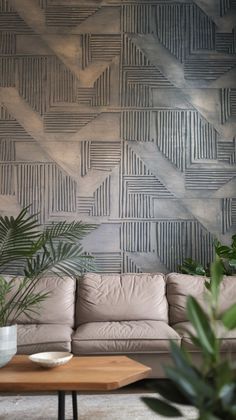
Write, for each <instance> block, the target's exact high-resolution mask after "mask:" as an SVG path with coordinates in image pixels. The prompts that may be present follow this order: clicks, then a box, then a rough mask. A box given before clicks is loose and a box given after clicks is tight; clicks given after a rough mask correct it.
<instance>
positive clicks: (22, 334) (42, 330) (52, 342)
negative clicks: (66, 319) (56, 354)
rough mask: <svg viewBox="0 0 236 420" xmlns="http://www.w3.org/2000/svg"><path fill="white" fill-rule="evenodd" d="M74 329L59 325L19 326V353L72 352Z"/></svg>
mask: <svg viewBox="0 0 236 420" xmlns="http://www.w3.org/2000/svg"><path fill="white" fill-rule="evenodd" d="M72 332H73V330H72V328H71V327H69V326H67V325H57V324H53V325H52V324H26V325H21V324H19V325H17V353H18V354H32V353H37V352H41V351H71V335H72Z"/></svg>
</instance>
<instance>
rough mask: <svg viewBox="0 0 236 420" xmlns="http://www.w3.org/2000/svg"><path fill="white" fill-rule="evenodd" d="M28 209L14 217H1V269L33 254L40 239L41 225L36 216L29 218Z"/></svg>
mask: <svg viewBox="0 0 236 420" xmlns="http://www.w3.org/2000/svg"><path fill="white" fill-rule="evenodd" d="M27 210H28V207H27V208H24V209H23V210H22V211H21V212H20V214H19V215H18V216H17V217H16V218H14V217H12V216H11V217H8V216H5V217H3V216H0V267H2V266H4V265H6V264H8V263H9V262H11V261H15V260H21V259H25V258H26V257H28V256H29V255H30V253H31V246H32V243H33V241H34V240H35V239H36V238H38V236H39V234H40V232H39V230H38V228H39V224H38V222H37V220H36V219H35V215H33V216H28V215H27Z"/></svg>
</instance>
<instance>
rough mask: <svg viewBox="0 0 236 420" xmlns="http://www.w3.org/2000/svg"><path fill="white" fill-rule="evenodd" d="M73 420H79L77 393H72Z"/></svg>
mask: <svg viewBox="0 0 236 420" xmlns="http://www.w3.org/2000/svg"><path fill="white" fill-rule="evenodd" d="M71 394H72V406H73V420H78V406H77V392H76V391H72V392H71Z"/></svg>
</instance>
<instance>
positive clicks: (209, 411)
mask: <svg viewBox="0 0 236 420" xmlns="http://www.w3.org/2000/svg"><path fill="white" fill-rule="evenodd" d="M222 278H223V267H222V263H221V261H220V259H217V260H216V261H215V262H214V263H213V264H212V266H211V278H210V279H207V280H206V282H205V285H206V290H207V292H208V301H209V313H206V312H205V311H204V310H203V308H202V307H201V306H200V305H199V303H198V302H197V300H196V299H195V298H194V297H192V296H189V297H188V299H187V314H188V318H189V320H190V322H191V324H192V326H193V327H194V334H192V335H190V338H191V341H192V342H193V344H194V345H195V346H196V347H197V348H198V349H199V351H200V354H201V356H202V365H201V366H200V367H199V368H197V367H195V366H194V364H193V363H192V360H191V355H190V353H189V352H188V351H187V350H186V349H184V348H182V347H181V348H180V347H178V346H177V345H176V344H175V343H172V344H171V355H172V359H173V363H174V366H173V367H170V366H168V367H165V372H166V376H167V378H168V379H169V381H168V382H164V383H158V382H156V383H155V385H154V389H155V390H156V391H157V392H158V393H159V394H160V395H161V397H162V398H163V399H160V398H149V397H145V398H143V401H144V402H145V403H146V404H147V405H148V407H149V408H150V409H151V410H153V411H154V412H156V413H158V414H161V415H163V416H165V417H182V413H181V411H180V409H179V408H177V407H176V406H175V405H173V404H172V403H174V404H182V405H190V406H194V407H196V408H197V411H198V420H219V419H222V420H226V419H227V420H233V419H234V420H235V419H236V371H235V366H233V363H232V362H231V361H230V359H228V360H227V359H226V360H222V357H221V352H220V350H221V340H220V339H218V338H217V325H218V324H219V322H220V323H221V324H223V326H224V327H225V329H226V331H227V330H232V329H234V328H236V303H234V304H233V305H232V306H231V307H230V308H229V309H227V310H226V311H225V312H223V313H222V312H221V311H220V308H219V292H220V284H221V282H222Z"/></svg>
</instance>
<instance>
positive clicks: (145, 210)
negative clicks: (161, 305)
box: [0, 0, 236, 273]
mask: <svg viewBox="0 0 236 420" xmlns="http://www.w3.org/2000/svg"><path fill="white" fill-rule="evenodd" d="M213 3H214V4H213ZM13 4H14V7H13ZM201 4H202V7H201V6H200V5H201ZM25 7H26V6H25ZM207 10H208V5H207V2H200V1H199V2H193V1H191V0H184V1H183V0H179V1H178V0H177V1H175V2H173V1H172V0H167V1H162V0H152V1H148V0H105V1H103V2H101V1H97V0H95V1H92V2H88V1H86V0H70V1H68V0H34V1H33V0H32V1H30V9H27V10H24V6H23V5H20V2H12V3H10V1H8V0H0V194H1V197H3V199H4V198H5V199H6V202H7V203H8V202H9V203H11V204H9V206H10V208H9V213H11V212H12V213H16V212H17V211H18V207H19V206H20V207H23V206H26V205H29V204H31V207H30V212H31V213H32V212H39V215H40V216H39V218H40V221H41V222H42V223H44V224H45V225H47V224H48V223H49V222H50V221H57V220H72V219H74V220H83V221H85V222H89V223H96V224H97V225H98V226H99V227H98V229H97V230H96V231H94V232H96V233H91V234H90V235H88V236H87V237H86V239H85V242H84V243H85V251H86V253H87V254H89V255H90V254H91V255H93V257H94V262H95V264H96V269H97V271H98V272H105V273H109V272H114V273H120V272H135V273H139V272H143V271H150V272H152V271H163V270H164V271H170V270H176V269H177V266H178V265H179V264H181V262H182V261H183V259H184V258H186V257H191V258H194V259H196V260H199V261H200V262H201V263H202V264H204V265H205V264H207V263H209V262H210V261H211V260H212V258H213V241H214V239H215V237H218V238H219V239H221V240H223V241H225V242H229V240H230V236H231V235H232V234H233V232H234V231H235V227H236V198H235V191H234V185H235V180H236V132H235V126H236V125H235V124H236V83H235V77H234V76H235V71H236V29H235V27H233V25H232V22H233V17H234V15H235V11H236V0H219V1H216V2H211V13H209V12H207ZM31 15H32V16H31ZM32 17H33V19H32ZM230 22H231V23H230Z"/></svg>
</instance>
